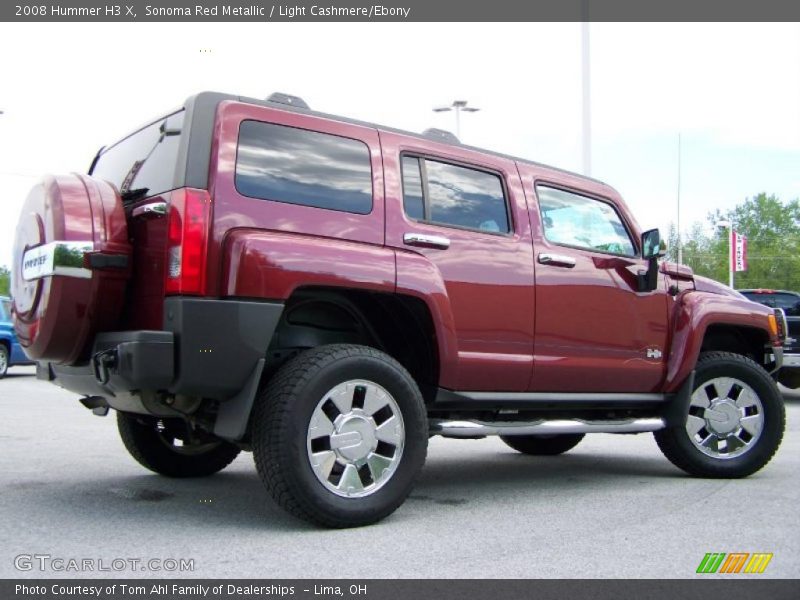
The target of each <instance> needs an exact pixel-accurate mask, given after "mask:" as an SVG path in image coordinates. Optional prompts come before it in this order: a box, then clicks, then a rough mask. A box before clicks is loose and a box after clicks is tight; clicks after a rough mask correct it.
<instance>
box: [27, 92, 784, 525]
mask: <svg viewBox="0 0 800 600" xmlns="http://www.w3.org/2000/svg"><path fill="white" fill-rule="evenodd" d="M661 248H662V246H661V243H660V240H659V234H658V231H657V230H652V231H647V232H644V233H642V232H641V231H640V230H639V227H638V226H637V224H636V221H635V220H634V218H633V216H632V215H631V214H630V212H629V211H628V209H627V207H626V206H625V204H624V202H623V201H622V199H621V198H620V196H619V195H618V194H617V192H616V191H615V190H614V189H612V188H611V187H609V186H608V185H605V184H603V183H601V182H598V181H595V180H592V179H589V178H586V177H581V176H579V175H575V174H572V173H568V172H565V171H561V170H559V169H554V168H551V167H547V166H543V165H540V164H537V163H534V162H530V161H527V160H520V159H516V158H512V157H508V156H503V155H500V154H496V153H493V152H487V151H484V150H480V149H477V148H471V147H467V146H464V145H462V144H460V143H459V142H458V140H457V139H455V137H453V136H452V135H451V134H449V133H447V132H444V131H440V130H428V131H426V132H425V133H424V134H422V135H415V134H409V133H406V132H402V131H397V130H393V129H390V128H385V127H380V126H377V125H373V124H369V123H362V122H357V121H353V120H349V119H344V118H341V117H335V116H331V115H325V114H321V113H317V112H314V111H312V110H310V109H309V108H308V107H307V106H306V105H305V103H304V102H303V101H302V100H301V99H299V98H296V97H292V96H287V95H283V94H275V95H273V96H271V97H270V99H269V100H267V101H260V100H252V99H246V98H240V97H236V96H229V95H223V94H218V93H201V94H199V95H197V96H194V97H192V98H190V99H189V100H188V101H187V102H186V103H185V104H184V106H183V107H181V108H180V109H179V110H176V111H175V112H172V113H170V114H169V115H167V116H164V117H161V118H159V119H158V120H156V121H154V122H153V123H152V124H150V125H148V126H146V127H144V128H142V129H140V130H138V131H136V132H135V133H133V134H131V135H130V136H128V137H126V138H125V139H123V140H122V141H120V142H118V143H116V144H114V145H112V146H110V147H108V148H105V149H103V150H101V151H100V152H99V153H98V155H97V156H96V157H95V159H94V162H93V163H92V165H91V168H90V170H89V174H88V175H83V174H72V175H66V176H48V177H45V178H44V179H43V180H42V181H41V183H39V184H38V185H36V186H35V187H34V188H33V190H32V191H31V192H30V195H29V196H28V199H27V201H26V204H25V208H24V210H23V211H22V216H21V217H20V223H19V227H18V233H17V238H16V241H15V255H14V261H15V262H14V266H13V280H12V287H13V296H14V299H13V311H14V319H15V327H16V331H17V333H18V335H19V338H20V341H21V343H22V344H23V345H24V347H25V348H26V351H27V353H28V355H29V356H30V357H31V358H33V359H36V360H37V361H39V369H38V373H39V376H40V377H44V378H47V379H51V380H53V381H54V382H55V383H57V384H58V385H60V386H62V387H64V388H66V389H67V390H71V391H73V392H76V393H78V394H80V395H81V396H82V397H83V398H82V400H81V401H82V402H83V404H84V405H86V406H87V407H89V408H92V409H94V410H95V412H97V413H100V414H104V413H106V412H107V411H108V409H109V407H110V408H113V409H115V410H116V412H117V423H118V426H119V432H120V435H121V437H122V441H123V442H124V444H125V446H126V448H127V449H128V451H129V452H130V453H131V455H132V456H133V457H134V458H135V459H136V460H137V461H139V462H140V463H141V464H142V465H144V466H145V467H147V468H148V469H151V470H153V471H155V472H157V473H161V474H164V475H168V476H172V477H193V476H203V475H211V474H212V473H215V472H217V471H219V470H221V469H223V468H225V466H227V465H228V464H229V463H230V462H231V461H232V460H233V459H234V457H236V455H237V454H238V453H239V452H240V451H241V450H242V449H244V450H252V451H253V454H254V456H255V463H256V467H257V469H258V472H259V475H260V476H261V478H262V480H263V482H264V484H265V486H266V487H267V489H268V490H269V491H270V493H271V495H272V496H273V498H274V499H275V500H276V501H277V502H278V503H279V504H280V505H281V506H283V507H284V508H286V509H287V510H289V511H290V512H292V513H293V514H295V515H297V516H299V517H302V518H305V519H308V520H311V521H314V522H316V523H320V524H323V525H327V526H333V527H348V526H355V525H362V524H367V523H372V522H374V521H377V520H379V519H381V518H383V517H385V516H387V515H388V514H390V513H391V512H392V511H394V510H395V509H396V508H397V507H398V506H399V505H400V504H401V503H402V502H403V500H404V499H405V498H406V496H408V494H409V492H410V490H411V487H412V485H413V483H414V481H415V479H416V477H417V475H418V474H419V472H420V470H421V468H422V466H423V463H424V461H425V456H426V451H427V442H428V438H429V436H430V435H443V436H448V437H457V438H479V437H484V436H487V435H499V436H500V437H501V439H502V440H503V441H504V442H505V443H506V444H508V445H509V446H510V447H511V448H514V449H515V450H518V451H519V452H523V453H525V454H531V455H552V454H559V453H562V452H566V451H567V450H569V449H570V448H572V447H574V446H575V445H576V444H577V443H578V442H579V441H580V440H581V438H582V437H583V436H584V434H586V433H595V432H604V433H638V432H649V431H652V432H654V435H655V438H656V441H657V442H658V445H659V447H660V448H661V450H662V451H663V452H664V454H665V455H666V456H667V458H668V459H669V460H671V461H672V462H673V463H674V464H675V465H677V466H678V467H680V468H681V469H683V470H685V471H687V472H688V473H690V474H692V475H696V476H701V477H744V476H747V475H750V474H751V473H753V472H755V471H757V470H758V469H760V468H761V467H763V466H764V465H765V464H766V463H767V462H768V461H769V460H770V458H771V457H772V456H773V454H774V453H775V451H776V449H777V448H778V446H779V444H780V441H781V438H782V436H783V430H784V408H783V404H782V398H781V396H780V394H779V392H778V389H777V386H776V383H775V381H774V379H773V378H774V377H775V376H776V374H777V372H778V370H779V369H780V366H781V358H782V349H781V343H782V341H783V338H784V337H785V331H786V323H785V318H784V316H783V313H782V312H781V311H780V310H777V311H775V310H772V309H770V308H767V307H765V306H761V305H759V304H755V303H752V302H748V301H745V300H742V299H741V297H739V296H737V295H736V294H735V293H733V292H732V291H731V290H730V289H729V288H726V287H724V286H722V285H720V284H717V283H715V282H713V281H711V280H708V279H705V278H702V277H697V276H694V275H693V273H692V271H691V270H690V269H688V268H686V267H683V266H679V265H675V264H669V263H666V262H660V261H659V260H658V259H659V258H660V256H661V254H662V251H661Z"/></svg>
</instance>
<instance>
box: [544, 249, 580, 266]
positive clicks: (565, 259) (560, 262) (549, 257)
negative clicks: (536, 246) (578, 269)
mask: <svg viewBox="0 0 800 600" xmlns="http://www.w3.org/2000/svg"><path fill="white" fill-rule="evenodd" d="M538 261H539V263H540V264H542V265H553V266H554V267H568V268H570V269H571V268H572V267H574V266H575V264H576V262H575V259H574V258H572V257H571V256H565V255H563V254H549V253H547V252H540V253H539V256H538Z"/></svg>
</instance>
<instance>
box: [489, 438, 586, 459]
mask: <svg viewBox="0 0 800 600" xmlns="http://www.w3.org/2000/svg"><path fill="white" fill-rule="evenodd" d="M583 436H584V434H582V433H563V434H556V435H501V436H500V439H501V440H503V441H504V442H505V443H506V445H507V446H509V447H510V448H513V449H514V450H516V451H517V452H522V453H523V454H530V455H534V456H555V455H556V454H563V453H564V452H567V451H568V450H572V449H573V448H574V447H575V446H577V445H578V443H580V441H581V440H582V439H583Z"/></svg>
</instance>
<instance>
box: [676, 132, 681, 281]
mask: <svg viewBox="0 0 800 600" xmlns="http://www.w3.org/2000/svg"><path fill="white" fill-rule="evenodd" d="M676 227H677V229H678V264H679V265H682V264H683V240H682V239H681V134H680V133H678V224H677V226H676Z"/></svg>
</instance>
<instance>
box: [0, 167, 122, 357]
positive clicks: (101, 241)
mask: <svg viewBox="0 0 800 600" xmlns="http://www.w3.org/2000/svg"><path fill="white" fill-rule="evenodd" d="M130 254H131V247H130V243H129V242H128V230H127V224H126V221H125V211H124V208H123V206H122V201H121V199H120V196H119V194H118V192H117V190H116V189H115V188H114V187H113V186H112V185H111V184H109V183H107V182H105V181H102V180H99V179H96V178H93V177H90V176H88V175H80V174H71V175H60V176H46V177H44V178H43V180H42V181H40V182H39V183H38V184H36V185H35V186H34V187H33V189H32V190H31V191H30V193H29V194H28V198H27V200H26V201H25V204H24V207H23V210H22V213H21V215H20V221H19V223H18V225H17V233H16V238H15V240H14V257H13V261H14V262H13V267H12V269H11V271H12V280H11V292H12V296H13V301H12V315H13V321H14V329H15V330H16V332H17V336H18V337H19V341H20V344H21V345H22V347H23V348H24V350H25V353H26V354H27V355H28V356H29V357H30V358H32V359H34V360H42V361H49V362H54V363H63V364H72V363H74V362H76V361H77V360H78V359H79V358H80V357H81V355H82V354H83V353H84V352H85V350H86V348H87V346H88V345H89V344H90V343H91V340H92V339H93V338H94V334H95V333H96V332H99V331H109V330H112V331H113V330H114V328H115V327H116V325H117V321H118V318H119V316H120V311H121V309H122V305H123V301H124V292H125V284H126V279H127V277H128V274H129V267H128V261H129V259H130Z"/></svg>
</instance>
